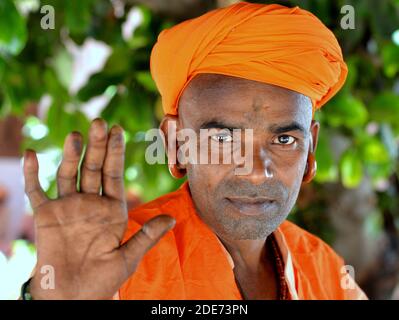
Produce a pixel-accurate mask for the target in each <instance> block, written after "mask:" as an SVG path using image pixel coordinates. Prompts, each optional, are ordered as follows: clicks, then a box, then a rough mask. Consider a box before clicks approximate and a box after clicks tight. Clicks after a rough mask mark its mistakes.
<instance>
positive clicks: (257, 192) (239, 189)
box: [218, 180, 288, 201]
mask: <svg viewBox="0 0 399 320" xmlns="http://www.w3.org/2000/svg"><path fill="white" fill-rule="evenodd" d="M218 189H219V188H218ZM220 191H221V192H222V194H223V195H224V196H225V197H248V198H269V199H273V200H276V201H279V200H280V201H281V200H285V199H286V198H287V195H288V189H287V188H286V187H285V186H284V185H283V184H282V183H281V182H279V181H276V180H271V181H269V182H267V183H262V184H259V185H254V184H252V183H251V182H249V181H248V180H242V181H226V182H224V183H223V182H222V183H221V184H220Z"/></svg>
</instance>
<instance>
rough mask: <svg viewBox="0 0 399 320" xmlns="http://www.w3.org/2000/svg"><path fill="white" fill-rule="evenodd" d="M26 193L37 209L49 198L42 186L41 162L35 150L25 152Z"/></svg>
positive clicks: (33, 206) (33, 207)
mask: <svg viewBox="0 0 399 320" xmlns="http://www.w3.org/2000/svg"><path fill="white" fill-rule="evenodd" d="M24 178H25V193H26V195H27V196H28V198H29V201H30V203H31V206H32V209H33V210H35V209H36V208H38V207H39V206H41V205H43V204H44V203H46V202H47V201H49V199H48V198H47V196H46V194H45V193H44V191H43V190H42V188H41V187H40V182H39V163H38V161H37V157H36V153H35V151H33V150H25V154H24Z"/></svg>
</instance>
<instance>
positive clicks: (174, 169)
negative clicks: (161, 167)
mask: <svg viewBox="0 0 399 320" xmlns="http://www.w3.org/2000/svg"><path fill="white" fill-rule="evenodd" d="M168 168H169V172H170V174H171V175H172V177H173V178H175V179H181V178H183V177H184V176H185V175H186V170H185V169H180V168H178V166H177V164H169V165H168Z"/></svg>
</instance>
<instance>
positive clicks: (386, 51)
mask: <svg viewBox="0 0 399 320" xmlns="http://www.w3.org/2000/svg"><path fill="white" fill-rule="evenodd" d="M381 55H382V61H383V63H384V72H385V74H386V76H387V77H389V78H393V77H395V75H396V74H397V73H398V71H399V46H397V45H395V44H394V43H388V44H387V45H385V46H384V47H383V48H382V53H381Z"/></svg>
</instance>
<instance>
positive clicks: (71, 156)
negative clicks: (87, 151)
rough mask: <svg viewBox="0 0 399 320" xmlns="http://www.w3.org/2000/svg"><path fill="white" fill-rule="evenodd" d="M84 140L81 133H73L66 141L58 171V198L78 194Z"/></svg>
mask: <svg viewBox="0 0 399 320" xmlns="http://www.w3.org/2000/svg"><path fill="white" fill-rule="evenodd" d="M82 145H83V138H82V135H81V134H80V133H79V132H71V133H70V134H69V135H68V136H67V137H66V139H65V143H64V154H63V157H62V161H61V164H60V166H59V168H58V171H57V189H58V196H60V197H63V196H66V195H68V194H71V193H74V192H76V191H77V190H76V180H77V176H78V168H79V161H80V157H81V154H82Z"/></svg>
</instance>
